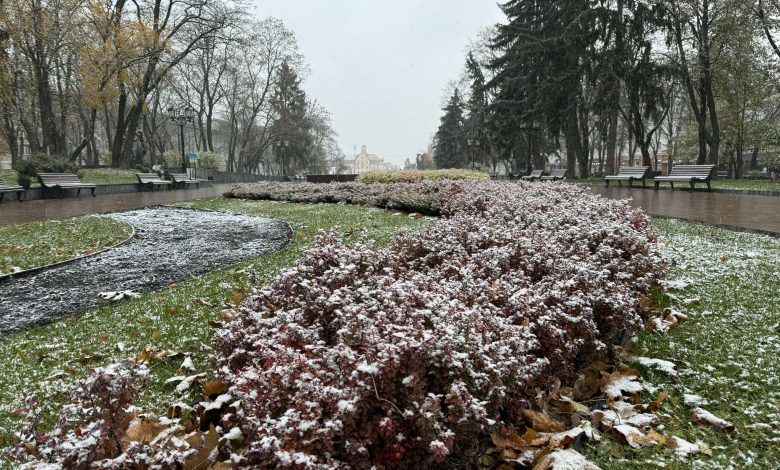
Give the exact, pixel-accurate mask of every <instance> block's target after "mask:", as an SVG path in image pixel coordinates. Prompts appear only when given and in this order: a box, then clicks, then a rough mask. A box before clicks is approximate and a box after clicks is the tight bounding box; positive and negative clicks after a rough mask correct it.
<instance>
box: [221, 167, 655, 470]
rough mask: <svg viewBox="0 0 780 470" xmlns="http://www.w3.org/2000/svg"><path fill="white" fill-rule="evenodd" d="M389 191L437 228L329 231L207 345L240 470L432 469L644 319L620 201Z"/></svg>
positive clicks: (521, 192) (641, 283)
mask: <svg viewBox="0 0 780 470" xmlns="http://www.w3.org/2000/svg"><path fill="white" fill-rule="evenodd" d="M293 186H294V187H293ZM314 186H316V187H314ZM373 186H374V185H362V187H363V188H364V191H365V194H362V195H361V194H358V193H359V192H360V190H358V189H357V188H356V187H355V185H354V184H346V185H345V184H339V185H289V184H288V185H246V186H245V187H243V189H240V190H239V191H235V190H234V195H236V196H238V195H239V194H244V195H247V194H255V195H259V194H260V193H261V192H263V191H264V193H263V198H265V197H266V196H268V195H270V196H271V197H272V198H282V196H283V194H285V191H288V190H289V191H290V192H291V193H292V192H295V191H296V190H297V191H298V192H297V193H296V194H295V196H294V197H295V198H296V199H295V200H302V199H303V200H306V199H309V200H316V199H318V198H321V197H323V195H325V194H327V195H329V196H330V197H336V196H339V195H348V197H346V196H345V197H344V198H343V199H336V201H343V202H354V201H367V200H371V199H372V198H378V197H379V196H378V195H377V189H376V188H375V187H373ZM383 186H384V185H383ZM322 187H329V188H327V189H320V188H322ZM434 187H435V188H434ZM253 188H254V189H253ZM386 188H387V191H388V192H389V193H390V194H396V193H400V192H406V193H408V194H409V195H410V196H411V195H413V194H414V193H417V194H420V195H424V196H425V197H426V198H428V199H429V200H430V201H431V205H430V209H429V212H431V213H441V214H443V215H445V216H446V218H443V219H442V220H440V221H438V222H437V223H435V224H434V225H432V226H430V227H429V228H427V229H425V230H423V231H422V232H419V233H412V234H402V235H401V236H399V237H397V239H396V240H394V241H393V242H392V243H391V244H390V245H389V246H388V247H386V248H385V249H382V250H378V249H375V248H374V247H373V246H372V244H371V243H370V242H366V241H359V242H357V243H353V244H345V243H344V241H343V240H342V238H341V237H340V235H338V234H337V233H321V234H320V235H319V236H318V237H317V240H316V243H315V245H314V247H312V248H311V249H309V250H308V251H307V252H305V253H304V255H303V256H302V257H301V259H300V260H299V262H298V264H297V265H296V266H295V267H294V268H292V269H289V270H286V271H284V272H283V273H281V274H280V275H279V276H278V277H277V278H276V279H275V280H274V281H273V282H271V283H270V284H269V285H268V286H266V287H264V288H262V289H259V290H257V291H256V292H254V293H253V294H252V295H250V296H248V298H247V300H246V301H245V303H244V305H243V306H242V307H241V309H240V311H239V312H238V315H237V317H236V319H235V320H234V321H233V322H231V323H230V324H228V325H227V326H226V328H225V329H223V330H221V331H220V332H219V333H218V334H217V336H216V341H215V347H214V351H213V352H212V354H211V360H212V362H213V364H214V366H215V367H216V369H217V373H218V375H219V378H220V379H221V380H222V381H224V382H225V383H227V384H229V393H230V394H231V395H232V396H237V397H242V404H243V409H242V410H241V411H240V412H238V413H236V414H235V415H232V416H230V417H229V418H228V419H227V421H228V422H227V423H225V425H226V426H233V425H237V426H240V427H241V429H242V431H243V433H244V436H246V439H247V444H248V446H249V447H248V449H247V451H246V453H244V454H243V458H244V459H245V463H247V464H249V465H255V466H280V467H297V468H333V467H355V468H370V467H371V466H377V468H381V467H393V466H398V467H400V468H411V467H425V466H426V465H427V464H432V463H436V462H441V461H442V460H443V459H445V458H446V457H447V455H449V454H450V453H452V452H453V451H454V452H457V450H458V447H459V445H460V443H461V442H464V441H465V440H467V438H468V437H469V436H475V435H478V434H479V433H480V432H484V431H486V430H490V429H491V428H493V427H496V426H501V425H503V424H512V423H519V422H520V420H521V417H520V410H521V409H523V408H528V407H529V406H530V403H531V402H532V400H533V399H534V397H535V395H536V393H537V391H538V390H540V389H541V390H544V389H545V388H549V387H552V386H554V385H555V384H556V383H558V382H559V381H560V382H562V383H564V384H565V383H570V382H571V381H572V379H573V378H574V377H575V376H576V374H577V373H578V372H579V371H581V370H582V369H583V367H585V366H587V365H588V364H590V363H592V362H593V361H595V360H598V359H600V358H603V357H604V356H605V355H607V354H608V353H609V347H610V345H611V344H612V342H613V341H614V340H615V339H616V338H619V337H622V336H624V335H625V333H626V332H630V331H632V330H633V329H636V328H637V327H638V326H639V325H640V319H639V316H638V314H637V311H636V307H637V304H638V299H639V298H640V297H641V296H643V295H645V294H646V292H647V289H648V288H649V286H650V285H651V284H652V283H653V282H654V281H655V280H656V278H657V276H658V275H659V273H660V272H661V271H662V268H663V262H662V260H661V259H660V257H659V256H658V254H657V252H656V248H655V244H654V242H655V234H654V232H653V231H652V230H651V229H650V228H649V226H648V221H647V218H646V217H645V216H644V215H643V214H642V213H641V212H639V211H636V210H634V209H632V208H631V207H630V206H628V204H626V203H623V202H616V201H610V200H606V199H603V198H601V197H596V196H593V195H591V194H590V193H589V192H588V191H587V190H585V189H581V188H577V187H574V186H569V185H563V184H538V185H530V184H507V183H471V182H469V183H439V184H433V185H432V184H430V183H420V184H408V185H387V186H386ZM252 190H254V191H255V192H254V193H252ZM310 202H311V201H310ZM334 202H335V201H334ZM360 203H366V202H360ZM380 207H381V206H380Z"/></svg>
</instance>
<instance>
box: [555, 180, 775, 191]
mask: <svg viewBox="0 0 780 470" xmlns="http://www.w3.org/2000/svg"><path fill="white" fill-rule="evenodd" d="M567 181H568V182H569V183H575V184H583V185H586V186H606V183H605V182H604V178H596V177H589V178H580V179H571V180H567ZM626 184H627V183H626V182H625V181H623V185H626ZM645 184H646V185H647V187H650V188H652V187H653V181H652V180H650V179H648V180H647V181H646V182H645ZM636 185H639V186H640V187H641V185H642V183H635V186H636ZM610 186H617V182H615V181H613V182H612V183H611V184H610ZM662 187H667V188H668V187H669V185H668V184H665V185H663V186H662ZM705 189H706V188H705ZM712 189H725V190H748V191H777V192H780V181H772V180H768V179H762V180H747V179H740V180H712Z"/></svg>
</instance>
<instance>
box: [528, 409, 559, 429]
mask: <svg viewBox="0 0 780 470" xmlns="http://www.w3.org/2000/svg"><path fill="white" fill-rule="evenodd" d="M522 413H523V417H524V418H525V421H526V422H527V423H528V424H529V425H530V427H531V428H533V429H534V431H538V432H561V431H565V430H566V425H564V424H563V423H561V422H560V421H556V420H554V419H552V418H551V417H549V416H548V415H547V414H546V413H543V412H539V411H533V410H528V409H525V410H522Z"/></svg>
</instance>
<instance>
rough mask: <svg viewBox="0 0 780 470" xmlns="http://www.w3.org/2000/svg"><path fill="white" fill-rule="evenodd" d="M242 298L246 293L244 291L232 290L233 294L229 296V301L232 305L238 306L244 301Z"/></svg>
mask: <svg viewBox="0 0 780 470" xmlns="http://www.w3.org/2000/svg"><path fill="white" fill-rule="evenodd" d="M244 297H246V293H245V292H244V291H240V290H234V291H233V293H232V294H230V301H231V302H232V303H233V304H234V305H238V304H240V303H241V302H243V301H244Z"/></svg>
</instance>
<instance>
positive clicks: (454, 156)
mask: <svg viewBox="0 0 780 470" xmlns="http://www.w3.org/2000/svg"><path fill="white" fill-rule="evenodd" d="M463 108H464V103H463V100H462V99H461V97H460V93H459V92H458V90H457V89H455V91H454V92H453V93H452V96H451V97H450V100H449V102H448V103H447V106H446V107H445V108H444V109H443V111H444V116H442V118H441V124H440V125H439V130H438V131H436V146H435V148H434V152H433V160H434V161H435V162H436V167H437V168H465V167H466V163H467V161H468V160H467V158H466V152H465V149H466V139H465V136H464V132H465V130H464V129H465V128H464V123H463Z"/></svg>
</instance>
